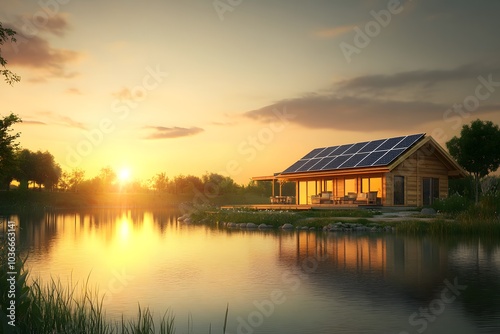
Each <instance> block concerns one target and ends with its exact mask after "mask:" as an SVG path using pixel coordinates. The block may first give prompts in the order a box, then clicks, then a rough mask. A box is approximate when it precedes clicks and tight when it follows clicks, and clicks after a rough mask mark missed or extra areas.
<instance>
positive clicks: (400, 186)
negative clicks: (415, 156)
mask: <svg viewBox="0 0 500 334" xmlns="http://www.w3.org/2000/svg"><path fill="white" fill-rule="evenodd" d="M394 205H405V177H404V176H399V175H395V176H394Z"/></svg>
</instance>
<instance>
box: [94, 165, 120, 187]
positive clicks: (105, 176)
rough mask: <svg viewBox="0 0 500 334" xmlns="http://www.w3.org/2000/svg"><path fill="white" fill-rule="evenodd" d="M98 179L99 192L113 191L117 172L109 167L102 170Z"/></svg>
mask: <svg viewBox="0 0 500 334" xmlns="http://www.w3.org/2000/svg"><path fill="white" fill-rule="evenodd" d="M96 179H97V180H98V184H99V189H98V190H99V191H111V190H113V185H114V182H115V180H116V172H115V171H114V170H113V168H111V167H109V166H107V167H104V168H101V171H100V172H99V175H98V176H97V178H96Z"/></svg>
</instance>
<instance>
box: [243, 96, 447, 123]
mask: <svg viewBox="0 0 500 334" xmlns="http://www.w3.org/2000/svg"><path fill="white" fill-rule="evenodd" d="M275 109H277V110H283V109H286V110H287V113H288V114H289V115H293V116H294V117H293V118H291V119H290V122H293V123H297V124H299V125H302V126H304V127H307V128H317V129H332V130H348V131H349V130H350V131H360V132H361V131H374V130H393V129H394V128H395V127H403V128H411V127H413V126H415V125H417V124H422V123H425V122H428V121H432V120H437V119H439V118H441V117H442V115H443V112H444V111H445V110H446V106H443V105H439V104H435V103H431V102H419V101H397V100H377V99H369V98H358V97H350V96H344V97H339V96H334V95H308V96H304V97H299V98H294V99H288V100H282V101H279V102H277V103H275V104H272V105H270V106H266V107H263V108H261V109H257V110H252V111H249V112H246V113H245V114H244V116H246V117H248V118H251V119H254V120H257V121H262V122H266V123H267V122H269V121H272V120H273V117H274V118H275V116H274V114H273V113H272V110H275Z"/></svg>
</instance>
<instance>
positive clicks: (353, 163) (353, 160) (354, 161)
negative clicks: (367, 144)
mask: <svg viewBox="0 0 500 334" xmlns="http://www.w3.org/2000/svg"><path fill="white" fill-rule="evenodd" d="M368 154H370V153H358V154H354V155H353V156H352V157H351V159H349V160H347V161H346V162H344V164H343V165H342V168H349V167H356V165H357V164H358V163H359V162H360V161H361V160H363V159H364V158H365V157H366V156H367V155H368Z"/></svg>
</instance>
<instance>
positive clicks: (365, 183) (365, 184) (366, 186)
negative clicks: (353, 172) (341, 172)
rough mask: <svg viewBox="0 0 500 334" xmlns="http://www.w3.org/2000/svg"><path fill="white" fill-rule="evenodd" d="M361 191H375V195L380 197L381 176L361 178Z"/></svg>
mask: <svg viewBox="0 0 500 334" xmlns="http://www.w3.org/2000/svg"><path fill="white" fill-rule="evenodd" d="M361 191H362V192H364V193H366V192H369V191H376V192H377V197H380V196H381V194H382V178H381V177H370V178H362V179H361Z"/></svg>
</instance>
